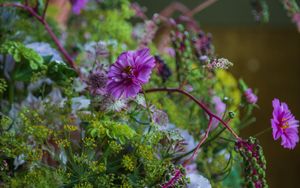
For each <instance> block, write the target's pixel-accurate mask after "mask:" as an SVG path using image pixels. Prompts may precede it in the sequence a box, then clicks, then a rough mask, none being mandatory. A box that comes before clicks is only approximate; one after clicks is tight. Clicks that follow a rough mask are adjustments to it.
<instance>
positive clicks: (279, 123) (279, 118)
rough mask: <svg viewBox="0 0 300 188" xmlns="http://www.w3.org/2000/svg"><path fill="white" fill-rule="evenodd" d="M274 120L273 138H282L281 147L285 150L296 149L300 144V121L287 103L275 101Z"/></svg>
mask: <svg viewBox="0 0 300 188" xmlns="http://www.w3.org/2000/svg"><path fill="white" fill-rule="evenodd" d="M272 103H273V108H274V110H273V119H271V124H272V129H273V138H274V140H277V139H278V138H279V137H281V145H282V146H283V147H284V148H288V149H294V148H295V146H296V144H297V143H298V142H299V136H298V127H299V121H298V120H296V119H295V116H293V114H292V113H291V112H290V110H289V108H288V106H287V104H286V103H284V102H283V103H280V101H279V100H278V99H276V98H275V99H274V100H273V102H272Z"/></svg>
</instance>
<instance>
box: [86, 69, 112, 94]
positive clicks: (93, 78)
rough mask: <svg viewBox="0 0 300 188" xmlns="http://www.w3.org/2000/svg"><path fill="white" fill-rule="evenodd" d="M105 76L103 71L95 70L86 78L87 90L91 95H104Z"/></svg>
mask: <svg viewBox="0 0 300 188" xmlns="http://www.w3.org/2000/svg"><path fill="white" fill-rule="evenodd" d="M106 83H107V75H106V73H105V72H104V71H101V70H95V71H93V72H92V73H91V74H90V75H89V77H88V85H89V90H90V92H91V94H92V95H105V94H106V89H105V87H106Z"/></svg>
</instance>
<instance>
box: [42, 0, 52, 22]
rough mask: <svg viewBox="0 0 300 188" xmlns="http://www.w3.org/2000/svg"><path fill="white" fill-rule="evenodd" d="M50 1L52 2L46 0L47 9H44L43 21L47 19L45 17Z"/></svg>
mask: <svg viewBox="0 0 300 188" xmlns="http://www.w3.org/2000/svg"><path fill="white" fill-rule="evenodd" d="M49 1H50V0H46V4H45V8H44V11H43V15H42V18H43V19H45V15H46V12H47V9H48V5H49Z"/></svg>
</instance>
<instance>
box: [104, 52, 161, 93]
mask: <svg viewBox="0 0 300 188" xmlns="http://www.w3.org/2000/svg"><path fill="white" fill-rule="evenodd" d="M154 66H155V59H154V57H153V56H151V55H150V52H149V49H148V48H144V49H142V50H137V51H127V52H123V53H122V54H121V55H120V56H119V57H118V59H117V61H116V62H115V63H114V64H113V65H112V66H111V67H110V70H109V72H108V83H107V87H106V88H107V92H108V93H110V94H111V95H112V96H113V97H115V98H120V97H125V98H128V97H135V96H136V95H137V94H138V93H139V91H140V90H141V88H142V84H145V83H147V82H148V81H149V78H150V75H151V72H152V69H153V68H154Z"/></svg>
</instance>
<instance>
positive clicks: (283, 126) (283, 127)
mask: <svg viewBox="0 0 300 188" xmlns="http://www.w3.org/2000/svg"><path fill="white" fill-rule="evenodd" d="M286 120H287V119H286V118H282V121H283V122H284V123H283V124H282V126H281V128H282V129H283V130H284V129H287V128H289V126H290V125H289V123H288V122H287V121H286Z"/></svg>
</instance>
